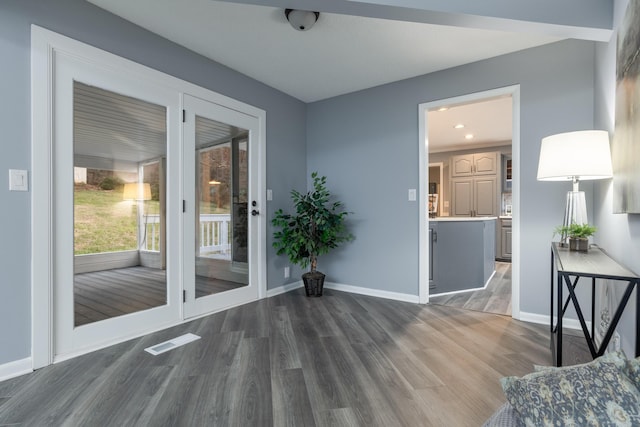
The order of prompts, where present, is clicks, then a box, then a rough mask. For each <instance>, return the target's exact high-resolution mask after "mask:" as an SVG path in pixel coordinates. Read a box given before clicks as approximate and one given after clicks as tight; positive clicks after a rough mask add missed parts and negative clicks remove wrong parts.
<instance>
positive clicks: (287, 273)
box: [284, 266, 291, 279]
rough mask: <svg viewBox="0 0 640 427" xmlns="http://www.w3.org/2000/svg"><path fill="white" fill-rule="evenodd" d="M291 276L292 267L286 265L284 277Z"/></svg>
mask: <svg viewBox="0 0 640 427" xmlns="http://www.w3.org/2000/svg"><path fill="white" fill-rule="evenodd" d="M289 276H291V270H290V269H289V267H288V266H287V267H285V268H284V278H285V279H288V278H289Z"/></svg>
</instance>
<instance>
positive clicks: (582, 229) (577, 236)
mask: <svg viewBox="0 0 640 427" xmlns="http://www.w3.org/2000/svg"><path fill="white" fill-rule="evenodd" d="M596 230H597V229H596V227H594V226H593V225H589V224H576V223H575V222H574V223H571V225H560V226H558V227H556V230H555V234H559V235H560V236H561V242H564V240H566V238H567V237H568V238H569V250H570V251H580V252H587V251H588V250H589V236H592V235H593V233H595V232H596Z"/></svg>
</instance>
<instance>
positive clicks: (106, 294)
mask: <svg viewBox="0 0 640 427" xmlns="http://www.w3.org/2000/svg"><path fill="white" fill-rule="evenodd" d="M241 286H245V285H244V284H242V283H236V282H230V281H227V280H220V279H215V278H209V277H204V276H196V298H200V297H203V296H206V295H212V294H216V293H219V292H224V291H228V290H231V289H236V288H238V287H241ZM166 288H167V285H166V272H165V271H164V270H160V269H155V268H149V267H129V268H120V269H113V270H104V271H97V272H93V273H82V274H76V275H75V278H74V295H73V296H74V309H75V326H81V325H85V324H87V323H92V322H96V321H99V320H104V319H110V318H112V317H117V316H122V315H123V314H129V313H134V312H136V311H141V310H147V309H149V308H153V307H159V306H161V305H164V304H166V302H167V297H166Z"/></svg>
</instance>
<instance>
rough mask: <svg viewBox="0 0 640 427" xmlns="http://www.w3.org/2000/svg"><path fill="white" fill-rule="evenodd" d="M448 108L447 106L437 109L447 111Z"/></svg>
mask: <svg viewBox="0 0 640 427" xmlns="http://www.w3.org/2000/svg"><path fill="white" fill-rule="evenodd" d="M448 109H449V107H440V108H438V111H447V110H448Z"/></svg>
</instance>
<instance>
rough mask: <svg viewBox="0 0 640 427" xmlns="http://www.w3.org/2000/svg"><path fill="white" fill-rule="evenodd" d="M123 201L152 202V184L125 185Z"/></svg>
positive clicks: (135, 183) (131, 183)
mask: <svg viewBox="0 0 640 427" xmlns="http://www.w3.org/2000/svg"><path fill="white" fill-rule="evenodd" d="M122 200H138V201H141V200H151V184H149V183H148V182H128V183H126V184H124V190H123V192H122Z"/></svg>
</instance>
